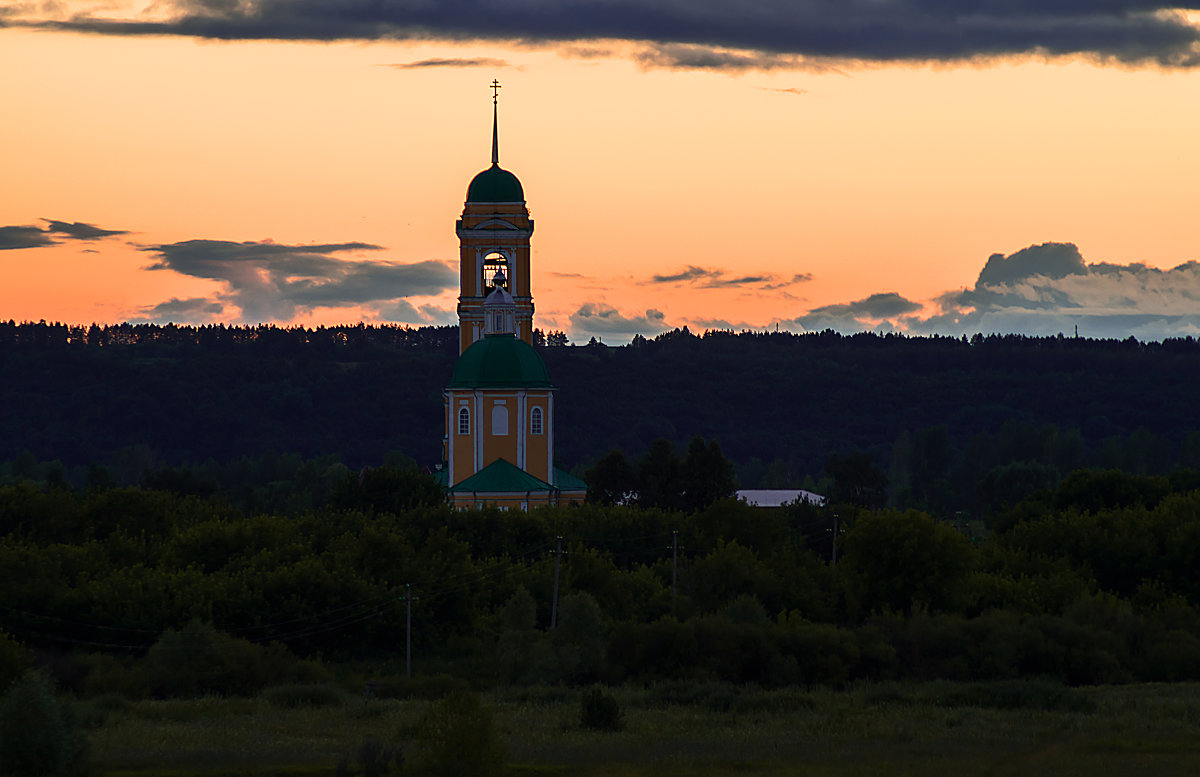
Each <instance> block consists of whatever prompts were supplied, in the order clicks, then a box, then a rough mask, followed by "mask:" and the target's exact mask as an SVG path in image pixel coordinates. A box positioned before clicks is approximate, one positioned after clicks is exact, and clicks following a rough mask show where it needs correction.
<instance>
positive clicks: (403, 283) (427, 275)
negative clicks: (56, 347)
mask: <svg viewBox="0 0 1200 777" xmlns="http://www.w3.org/2000/svg"><path fill="white" fill-rule="evenodd" d="M142 250H143V251H146V252H148V253H151V254H153V255H154V256H155V261H154V262H153V263H152V264H150V266H149V267H148V268H147V269H150V270H170V271H173V272H177V273H180V274H182V275H188V276H191V277H193V278H204V279H207V280H213V281H217V282H218V283H220V284H221V286H222V289H221V291H220V292H218V293H217V294H216V295H215V296H213V297H212V298H197V299H187V300H179V299H172V300H169V301H167V302H164V303H161V304H159V305H155V306H153V307H150V308H146V309H144V310H143V311H142V313H143V315H144V316H145V317H146V319H147V320H176V321H178V320H190V321H195V320H197V319H198V318H203V319H204V320H214V319H216V318H218V317H221V318H228V317H229V315H230V313H231V311H230V310H229V307H230V306H232V307H235V308H237V310H238V311H239V313H240V315H239V318H240V319H241V320H242V321H243V322H246V323H259V322H266V321H289V320H291V319H293V318H294V317H295V316H296V315H297V313H300V312H307V311H311V310H312V309H314V308H339V307H358V306H363V305H366V306H369V307H372V308H373V309H375V311H376V312H377V314H378V315H380V316H381V318H383V319H384V320H399V321H404V322H408V323H426V322H431V321H432V319H433V318H435V317H436V316H434V313H433V312H431V311H434V310H435V309H432V308H428V310H427V312H426V313H425V314H424V315H422V313H421V310H420V309H418V308H414V307H413V305H412V304H411V303H410V302H408V298H410V297H428V296H434V295H437V294H440V293H441V292H443V291H445V290H446V289H450V288H453V287H454V286H455V285H456V284H457V281H458V277H457V275H456V273H455V272H454V271H453V270H451V269H450V267H448V266H447V265H446V264H444V263H442V262H437V261H432V260H430V261H424V262H416V263H413V264H399V263H396V262H388V261H380V260H372V261H364V260H359V259H352V258H345V257H344V256H342V255H343V254H346V253H362V252H367V251H378V250H381V248H380V247H379V246H376V245H371V244H369V243H327V244H322V245H283V244H279V243H273V242H270V241H261V242H255V241H249V242H242V243H236V242H230V241H224V240H186V241H183V242H179V243H169V244H165V245H154V246H143V247H142ZM438 312H439V313H440V312H442V311H438ZM401 314H403V315H401ZM171 316H177V318H174V319H172V318H170V317H171Z"/></svg>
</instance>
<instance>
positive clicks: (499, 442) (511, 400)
mask: <svg viewBox="0 0 1200 777" xmlns="http://www.w3.org/2000/svg"><path fill="white" fill-rule="evenodd" d="M497 407H501V408H503V409H504V413H505V415H506V416H507V422H506V424H505V427H504V428H505V430H506V431H507V433H506V434H503V435H498V434H496V433H495V432H496V431H497V429H496V428H495V424H494V420H495V417H496V408H497ZM480 420H481V422H482V425H481V426H480V427H479V431H480V432H481V433H482V434H483V459H482V460H481V461H480V462H479V468H480V469H483V468H484V467H486V466H487V465H489V464H491V463H492V462H493V461H495V460H496V459H504V460H505V461H507V462H509V463H510V464H516V463H517V438H518V432H519V431H520V429H519V427H518V424H519V423H520V413H519V411H518V408H517V395H516V394H505V395H491V396H488V395H485V396H484V398H483V417H482V418H481V419H480Z"/></svg>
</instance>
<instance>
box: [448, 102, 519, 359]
mask: <svg viewBox="0 0 1200 777" xmlns="http://www.w3.org/2000/svg"><path fill="white" fill-rule="evenodd" d="M491 87H492V166H491V167H489V168H488V169H486V170H484V171H483V172H481V173H479V174H478V175H476V176H475V177H474V178H473V179H471V183H470V185H469V186H468V187H467V201H466V203H465V204H464V206H463V212H462V217H461V218H459V220H458V223H457V224H456V225H455V232H457V234H458V244H459V249H458V251H459V295H458V326H459V349H458V351H459V353H462V352H463V351H465V350H467V348H469V347H470V345H471V344H472V343H474V342H476V341H477V340H479V339H481V338H482V337H483V336H484V328H485V327H484V324H485V322H484V310H483V302H484V300H485V299H487V297H488V295H489V294H490V293H491V292H492V290H493V288H495V287H496V286H497V284H496V283H495V282H494V279H495V278H496V275H497V274H498V273H499V274H500V278H501V280H500V283H501V284H504V283H505V281H504V279H507V284H506V285H507V287H508V292H509V293H510V294H511V295H512V299H513V303H514V305H515V326H516V334H517V337H519V338H520V339H522V340H524V341H525V342H526V343H529V344H530V345H532V344H533V295H532V293H531V292H530V285H529V238H530V236H531V235H533V219H531V218H529V210H528V208H526V207H525V192H524V190H523V189H522V188H521V182H520V181H519V180H517V177H516V176H515V175H513V174H512V173H510V172H508V171H507V170H504V169H503V168H501V167H500V143H499V132H498V128H497V119H498V102H499V100H498V97H499V90H500V83H499V82H498V81H495V80H493V81H492V84H491Z"/></svg>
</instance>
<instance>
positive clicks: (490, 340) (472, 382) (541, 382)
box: [447, 334, 554, 389]
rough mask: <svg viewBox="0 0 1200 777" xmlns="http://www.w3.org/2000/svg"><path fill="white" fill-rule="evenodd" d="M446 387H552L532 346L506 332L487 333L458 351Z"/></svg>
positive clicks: (547, 374)
mask: <svg viewBox="0 0 1200 777" xmlns="http://www.w3.org/2000/svg"><path fill="white" fill-rule="evenodd" d="M447 388H551V389H552V388H554V384H552V383H551V382H550V373H549V372H547V371H546V364H545V362H543V361H542V357H541V356H538V352H537V351H535V350H533V346H532V345H530V344H529V343H527V342H525V341H524V340H522V339H521V338H519V337H513V336H512V335H509V334H499V335H488V336H487V337H485V338H483V339H482V340H476V341H475V342H474V343H472V344H471V347H470V348H468V349H467V350H465V351H463V352H462V355H461V356H459V357H458V362H457V363H456V364H455V365H454V374H453V375H451V376H450V383H449V384H447Z"/></svg>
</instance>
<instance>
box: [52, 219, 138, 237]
mask: <svg viewBox="0 0 1200 777" xmlns="http://www.w3.org/2000/svg"><path fill="white" fill-rule="evenodd" d="M42 221H44V222H46V224H47V227H46V231H47V232H54V233H56V234H60V235H66V236H67V237H69V238H74V239H75V240H99V239H100V238H102V237H111V236H112V235H128V234H129V233H128V232H127V231H125V230H123V229H102V228H100V227H98V226H96V225H95V224H85V223H83V222H82V221H74V222H68V221H54V220H53V219H42Z"/></svg>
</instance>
